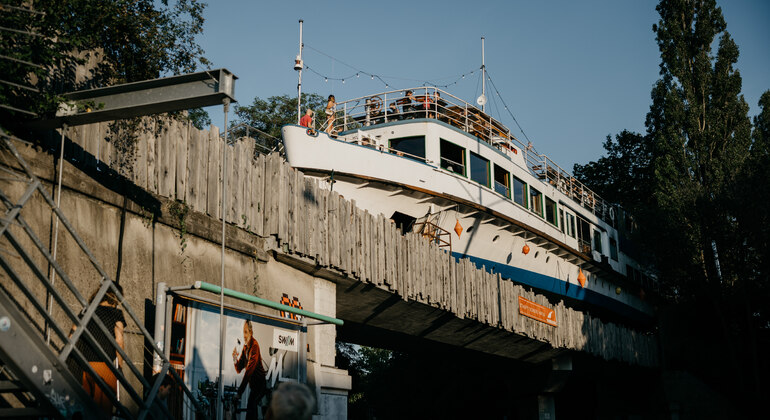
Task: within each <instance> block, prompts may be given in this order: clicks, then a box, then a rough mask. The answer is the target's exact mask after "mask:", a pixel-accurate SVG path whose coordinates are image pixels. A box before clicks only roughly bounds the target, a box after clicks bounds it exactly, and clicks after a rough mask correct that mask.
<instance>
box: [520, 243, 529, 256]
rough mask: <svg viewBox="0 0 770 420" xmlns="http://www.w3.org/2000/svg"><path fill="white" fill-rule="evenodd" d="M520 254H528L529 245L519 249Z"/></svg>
mask: <svg viewBox="0 0 770 420" xmlns="http://www.w3.org/2000/svg"><path fill="white" fill-rule="evenodd" d="M521 253H522V254H524V255H527V254H529V245H527V244H524V247H522V248H521Z"/></svg>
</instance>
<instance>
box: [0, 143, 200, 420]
mask: <svg viewBox="0 0 770 420" xmlns="http://www.w3.org/2000/svg"><path fill="white" fill-rule="evenodd" d="M19 142H22V141H21V140H19V139H17V138H15V137H12V136H9V135H7V134H6V133H4V132H2V131H1V130H0V203H1V204H2V206H0V213H2V217H0V417H14V418H17V417H22V418H23V417H37V418H46V417H48V418H89V419H90V418H105V417H109V416H113V415H114V416H117V417H119V418H128V419H134V418H136V419H144V418H145V417H146V416H147V414H148V412H150V411H151V410H160V412H161V413H164V414H165V416H166V417H168V418H171V415H170V414H169V411H168V409H167V408H166V407H165V405H163V404H155V406H153V404H154V401H155V396H156V395H157V392H158V389H159V387H160V385H161V381H162V379H163V377H164V376H165V375H166V374H167V373H168V374H169V375H171V376H172V377H173V378H174V379H175V381H176V383H177V384H178V385H179V386H181V389H182V391H181V392H182V397H183V400H184V404H187V405H190V406H193V407H194V408H195V409H196V411H199V412H200V411H201V410H200V409H199V408H200V407H199V405H198V403H197V401H196V399H195V398H194V396H193V394H192V393H191V391H190V390H189V389H188V388H187V387H186V386H185V385H184V383H183V381H182V380H181V379H180V377H179V375H178V374H177V373H176V371H175V370H174V369H170V368H169V367H170V365H169V361H168V359H167V358H166V357H165V356H164V354H163V351H162V349H159V348H158V347H157V346H156V345H155V343H154V340H153V338H152V335H151V334H150V333H149V332H148V331H147V329H146V328H145V326H144V325H143V323H142V321H141V319H140V318H139V317H137V315H136V313H135V312H134V311H133V310H132V309H131V307H130V306H129V305H128V303H127V301H126V299H125V297H124V296H123V294H122V293H121V291H120V289H119V288H118V287H116V284H115V283H114V282H113V281H112V280H111V279H110V276H108V275H107V273H106V272H105V271H104V270H103V269H102V267H101V265H100V264H99V263H98V262H97V261H96V258H95V257H94V255H93V254H92V253H91V251H90V250H89V249H88V248H87V247H86V244H85V243H84V242H83V240H82V239H81V238H80V237H79V236H78V234H77V233H76V231H75V229H74V228H73V226H72V224H71V223H70V222H69V221H68V220H67V218H66V217H65V216H64V214H63V212H62V210H61V209H60V208H59V207H58V206H57V205H56V203H55V202H54V200H53V199H52V197H51V195H50V194H49V192H48V191H46V189H45V188H44V186H43V184H42V183H41V181H40V180H39V179H38V178H37V177H36V176H35V175H34V174H33V172H32V170H31V168H30V166H29V165H28V164H27V162H26V161H25V160H24V159H23V158H22V157H21V155H20V154H19V152H18V150H17V149H16V147H15V146H14V144H15V143H16V144H18V143H19ZM28 203H34V206H27V207H26V208H25V205H27V204H28ZM41 209H50V210H51V211H52V223H51V224H50V225H49V224H48V223H36V224H34V223H33V224H30V223H28V222H27V220H26V219H25V215H28V216H29V218H30V220H39V218H40V215H41V214H43V213H45V210H43V212H41ZM36 217H37V219H35V218H36ZM44 217H45V216H44ZM56 219H58V223H56V227H55V228H54V227H53V226H54V223H53V222H54V221H55V220H56ZM58 224H61V226H62V227H63V229H62V232H61V233H62V235H58V232H57V231H58ZM41 225H44V226H41ZM57 237H58V240H55V239H54V240H52V239H51V238H57ZM54 243H59V244H61V246H62V247H65V246H66V247H68V248H67V259H66V263H64V262H63V263H62V264H61V265H60V264H59V262H57V260H56V258H55V254H56V251H55V249H56V247H55V245H54ZM48 244H50V246H49V245H48ZM73 255H77V258H76V257H74V256H73ZM63 266H66V267H67V268H68V270H69V271H70V272H72V273H74V274H73V276H72V277H71V276H70V275H69V274H68V272H67V271H65V270H64V269H63ZM90 292H94V293H93V295H92V297H91V298H90V299H87V298H85V297H84V295H88V294H89V293H90ZM105 296H107V297H109V298H111V299H112V300H110V302H113V301H115V300H117V303H116V305H117V306H114V305H115V304H113V306H114V307H115V308H117V309H119V310H120V311H122V313H123V315H124V318H125V321H124V324H125V326H124V330H123V331H124V332H125V334H122V337H124V339H123V340H120V341H123V342H124V344H123V345H121V344H119V343H118V342H117V341H116V340H115V337H116V336H115V333H114V332H113V331H109V330H108V329H107V327H106V326H105V322H104V321H103V320H102V319H100V317H99V316H95V313H96V309H97V307H98V306H99V305H100V303H102V304H103V302H104V301H106V300H107V299H105ZM105 341H107V342H108V343H107V344H106V345H105ZM153 354H155V357H159V358H160V359H161V363H160V366H161V370H160V375H158V376H157V379H156V380H154V381H152V380H148V379H147V377H146V375H144V374H143V373H142V372H141V371H140V367H141V366H148V365H151V364H152V360H151V359H152V355H153ZM148 355H150V356H149V357H148ZM148 359H150V360H148ZM119 360H122V368H118V367H116V364H117V363H118V361H119ZM138 366H139V367H138ZM99 367H105V368H106V369H104V368H102V369H101V370H100V369H99ZM95 368H96V369H95ZM97 370H100V372H99V373H97ZM105 370H107V372H106V373H105ZM105 378H106V379H105ZM89 379H90V380H91V382H93V383H95V386H96V387H97V388H98V390H97V391H92V394H93V393H94V392H99V391H100V392H101V393H103V395H104V396H105V398H106V399H107V400H108V401H109V402H108V403H107V405H108V406H110V405H111V406H112V407H114V410H115V412H114V413H107V412H105V409H104V405H103V404H102V407H100V406H99V405H98V404H97V403H96V402H95V401H94V398H93V397H92V395H89V393H88V392H87V391H86V390H85V389H84V388H83V383H84V382H86V381H87V380H89ZM108 382H111V384H110V383H108ZM151 382H152V383H151ZM177 392H179V391H177ZM156 412H157V411H156Z"/></svg>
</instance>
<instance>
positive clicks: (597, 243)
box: [594, 230, 602, 254]
mask: <svg viewBox="0 0 770 420" xmlns="http://www.w3.org/2000/svg"><path fill="white" fill-rule="evenodd" d="M594 251H596V252H598V253H600V254H601V253H602V233H601V232H599V231H598V230H594Z"/></svg>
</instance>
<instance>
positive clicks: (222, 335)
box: [217, 98, 230, 419]
mask: <svg viewBox="0 0 770 420" xmlns="http://www.w3.org/2000/svg"><path fill="white" fill-rule="evenodd" d="M224 107H225V141H224V142H223V143H222V277H221V278H220V287H221V288H222V289H221V291H220V293H219V387H218V389H217V416H218V418H220V419H223V418H224V408H225V407H224V401H223V400H222V398H223V397H224V395H225V382H224V380H223V378H222V372H223V371H224V357H225V293H224V290H225V227H226V226H227V213H226V211H227V206H226V204H227V111H229V110H230V99H229V98H225V100H224Z"/></svg>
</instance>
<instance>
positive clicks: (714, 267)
mask: <svg viewBox="0 0 770 420" xmlns="http://www.w3.org/2000/svg"><path fill="white" fill-rule="evenodd" d="M657 10H658V12H659V13H660V17H661V19H660V21H659V22H658V24H656V25H653V31H655V33H656V35H657V37H656V40H657V43H658V47H659V49H660V52H661V58H662V61H661V65H660V74H661V79H660V80H659V81H658V83H657V84H656V86H655V87H654V88H653V91H652V99H653V104H652V106H651V107H650V112H649V113H648V115H647V129H648V133H649V136H650V137H651V140H652V143H653V144H652V147H653V153H652V156H653V157H652V170H653V171H654V176H653V179H652V181H653V195H652V199H653V203H654V204H655V209H656V210H657V211H656V213H655V215H654V216H655V217H654V218H655V219H656V220H657V221H658V223H659V225H658V226H659V228H658V229H656V232H659V233H660V237H659V238H658V241H656V242H657V243H658V244H659V246H660V247H661V249H660V250H659V252H658V253H657V254H658V255H657V256H658V264H659V268H660V269H661V271H662V272H663V273H665V278H666V280H668V281H670V282H672V283H673V284H675V285H676V286H677V287H678V288H680V290H681V291H682V292H684V293H685V294H690V293H696V292H700V291H703V290H705V289H704V288H703V287H702V286H709V287H718V285H719V284H721V282H722V281H723V280H724V281H726V282H728V283H732V282H734V281H735V280H736V273H737V271H736V267H735V266H734V265H733V264H731V262H732V261H731V259H730V258H727V253H726V252H725V251H727V250H729V249H734V246H736V245H738V244H735V243H733V242H732V241H731V236H732V235H731V234H730V232H732V231H734V229H735V217H734V215H733V214H731V213H730V207H729V201H728V200H727V198H728V197H729V194H730V192H731V188H732V187H733V186H734V185H735V183H736V175H737V174H738V173H739V172H740V170H741V167H742V166H743V164H744V162H745V160H746V158H747V156H748V151H749V146H750V133H751V123H750V120H749V118H748V105H747V104H746V102H745V100H744V99H743V96H742V95H741V94H740V91H741V76H740V73H739V72H738V71H737V70H736V69H735V68H734V65H735V63H736V62H737V60H738V47H737V45H736V44H735V42H734V41H733V40H732V38H731V37H730V34H729V33H728V32H727V31H726V26H727V25H726V23H725V21H724V18H723V17H722V12H721V9H720V8H718V7H716V4H715V1H714V0H691V1H673V0H663V1H661V2H660V4H659V5H658V6H657ZM717 37H719V46H718V48H717V53H716V56H714V55H713V54H712V45H713V44H714V41H715V39H716V38H717ZM671 232H676V233H677V234H675V235H671V234H670V233H671ZM719 250H722V251H723V253H722V257H723V258H721V259H720V256H719V255H720V251H719ZM712 292H713V290H712Z"/></svg>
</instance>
